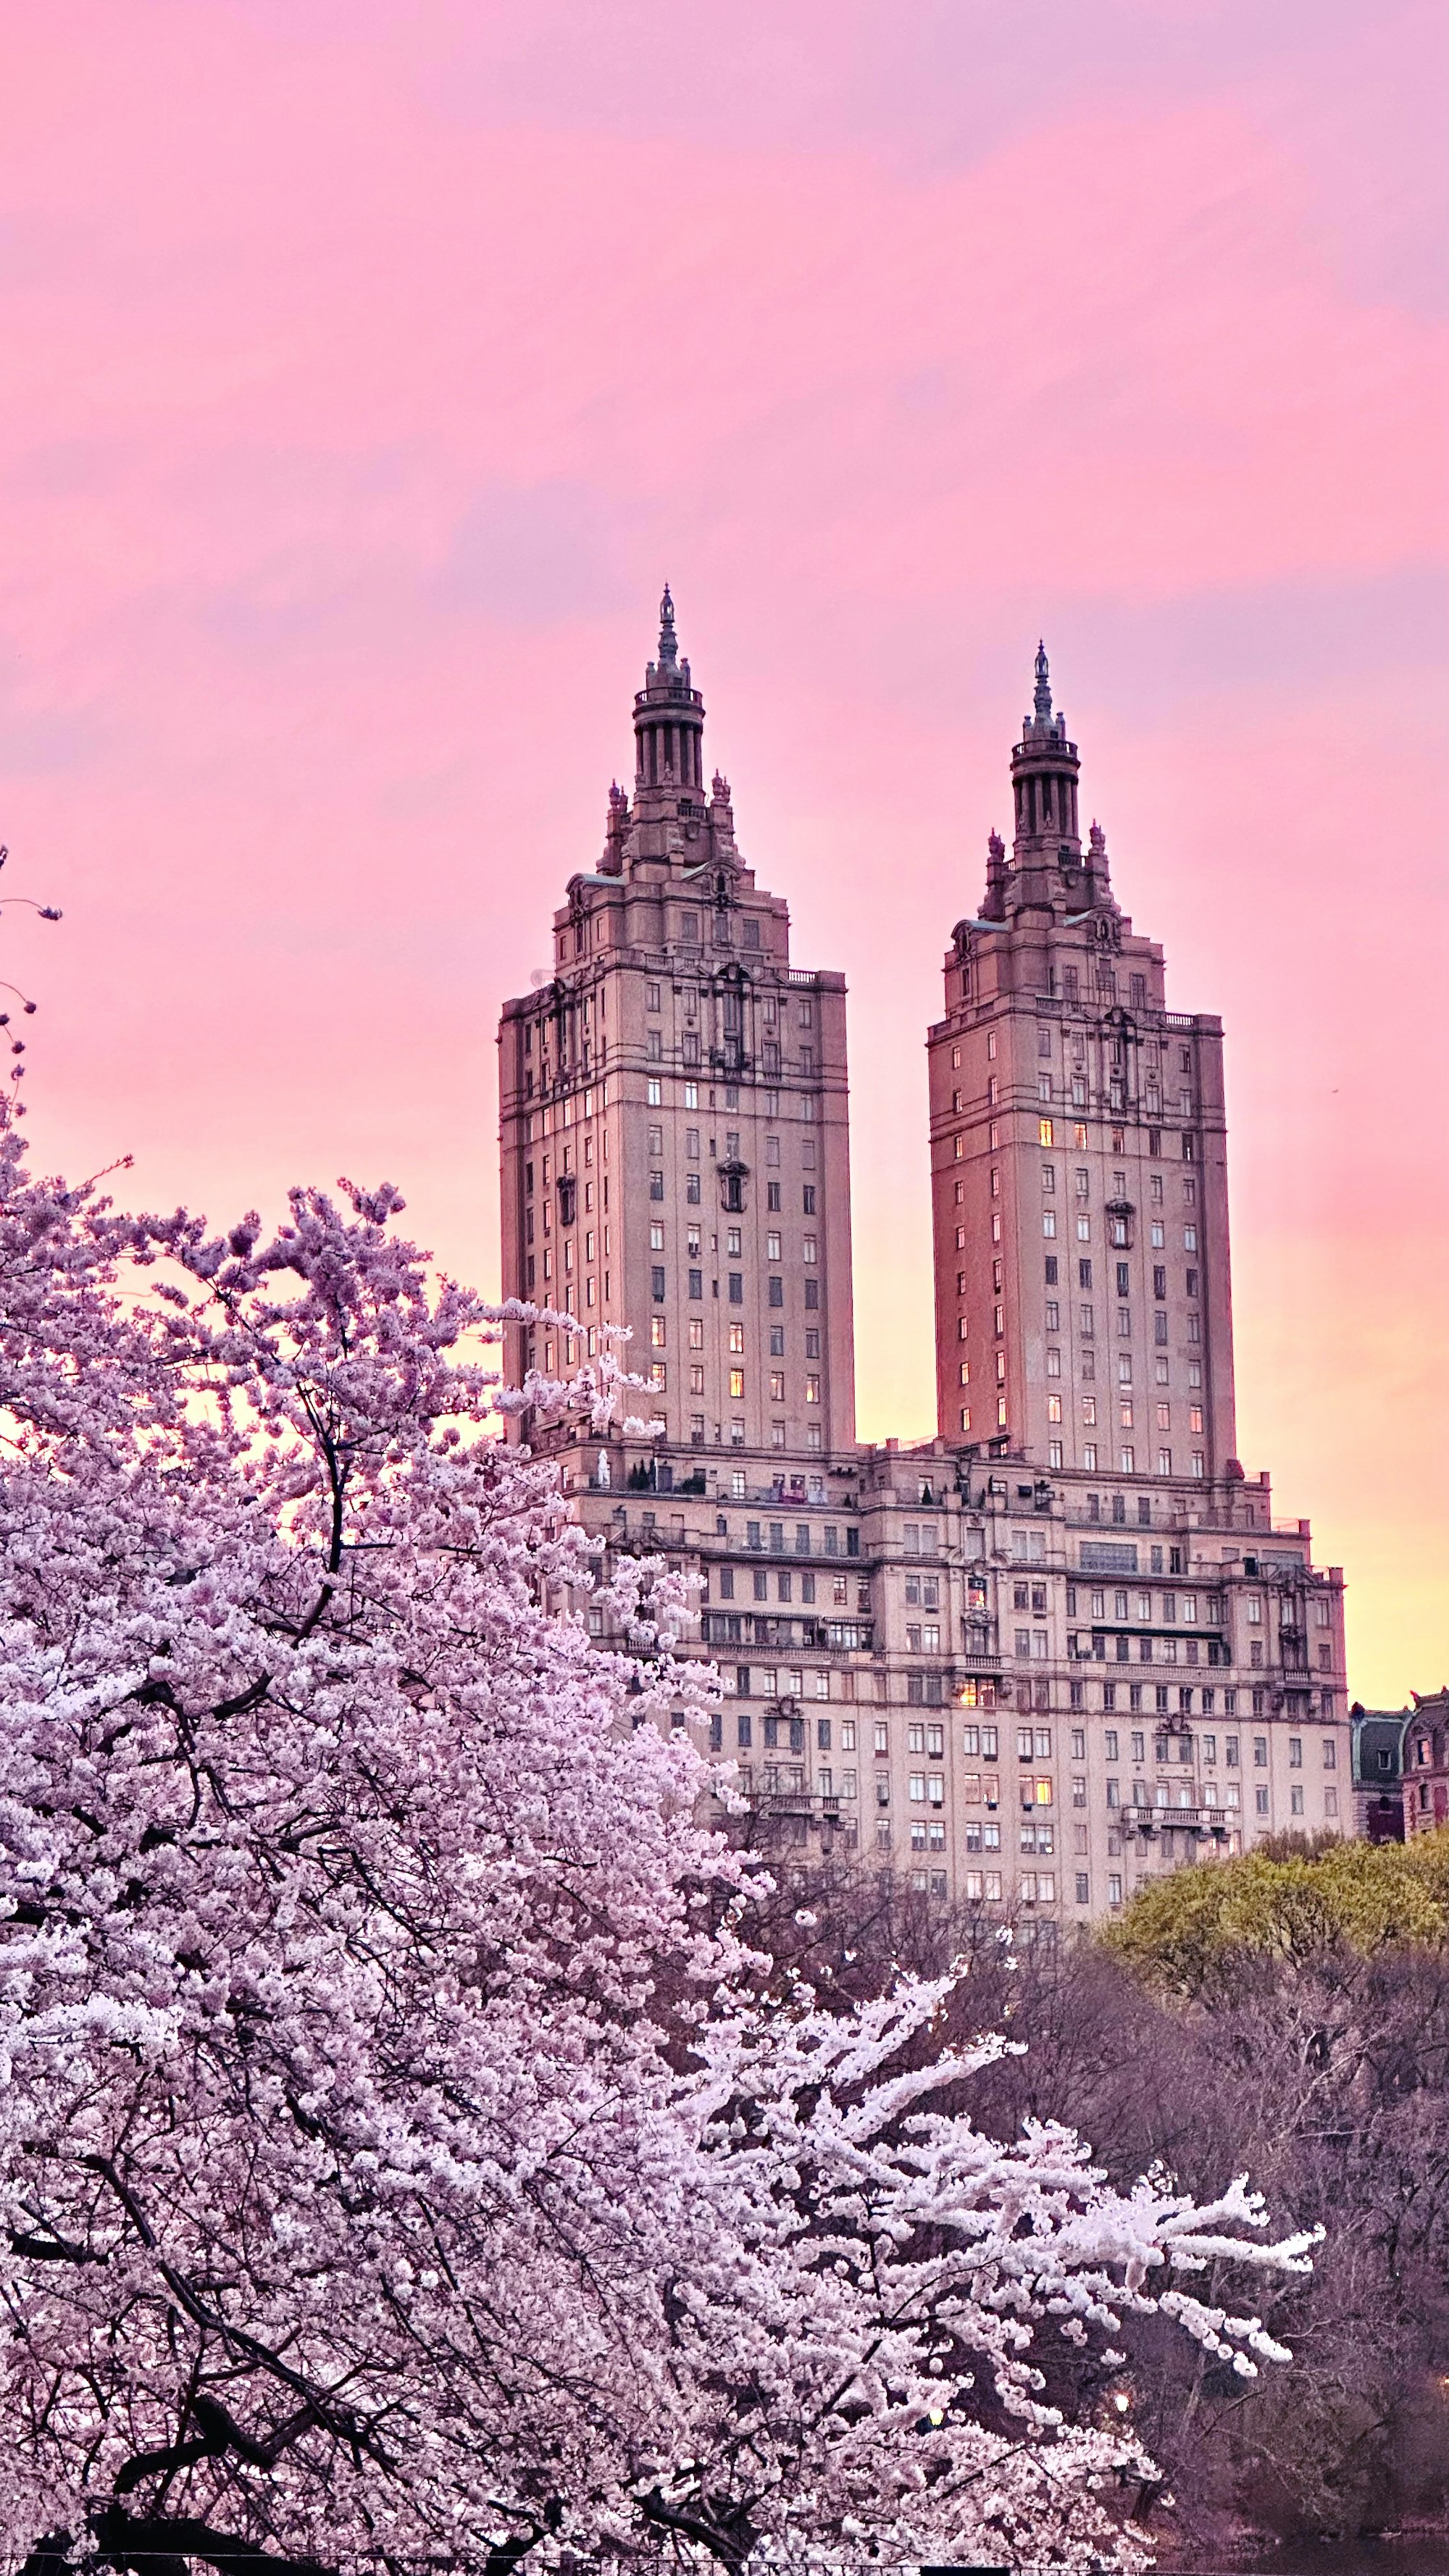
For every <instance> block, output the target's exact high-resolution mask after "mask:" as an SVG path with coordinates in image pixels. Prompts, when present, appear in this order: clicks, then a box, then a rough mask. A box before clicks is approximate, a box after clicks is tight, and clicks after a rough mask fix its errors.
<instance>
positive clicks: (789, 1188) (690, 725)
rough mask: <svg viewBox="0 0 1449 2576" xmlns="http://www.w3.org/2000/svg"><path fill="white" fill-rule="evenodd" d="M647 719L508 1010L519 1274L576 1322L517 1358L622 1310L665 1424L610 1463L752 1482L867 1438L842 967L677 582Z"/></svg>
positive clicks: (556, 1344)
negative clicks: (825, 955)
mask: <svg viewBox="0 0 1449 2576" xmlns="http://www.w3.org/2000/svg"><path fill="white" fill-rule="evenodd" d="M634 743H635V758H634V790H633V797H632V801H631V799H630V798H629V796H628V795H626V793H625V792H624V790H623V789H621V788H620V787H618V786H615V787H613V788H612V789H611V790H610V795H609V807H608V819H607V825H606V833H605V841H604V849H603V853H602V856H601V857H600V859H599V862H598V865H597V866H596V867H595V868H592V869H590V870H587V871H585V872H583V873H580V874H579V875H576V876H574V877H572V878H571V879H570V880H569V883H568V886H567V889H566V900H565V902H564V904H563V906H562V907H561V909H560V910H559V911H558V912H556V913H555V915H554V973H553V976H552V979H551V980H550V981H549V982H548V983H546V984H545V985H543V986H542V987H541V989H540V990H538V991H537V992H535V993H531V994H529V995H526V996H525V997H523V998H522V999H520V1000H518V1001H514V1002H510V1003H508V1004H507V1005H506V1006H505V1009H504V1013H503V1019H502V1024H501V1027H500V1030H499V1050H500V1064H499V1082H500V1102H501V1142H502V1184H503V1276H504V1291H505V1294H506V1295H508V1296H516V1297H520V1298H528V1299H532V1300H534V1301H536V1302H538V1303H539V1304H542V1305H545V1306H548V1307H552V1308H555V1309H566V1310H567V1311H568V1312H569V1313H570V1314H572V1315H573V1316H574V1317H575V1318H576V1319H577V1321H578V1323H579V1324H580V1326H581V1327H582V1333H581V1336H580V1337H572V1336H568V1335H565V1334H564V1333H563V1332H562V1331H561V1330H558V1331H553V1332H550V1331H549V1330H548V1329H547V1328H545V1329H544V1330H543V1331H542V1333H540V1332H538V1331H535V1332H533V1333H532V1334H527V1335H526V1334H524V1333H522V1332H521V1331H515V1333H514V1334H513V1336H512V1341H513V1347H512V1349H511V1350H510V1352H509V1359H510V1362H511V1365H512V1366H513V1368H514V1369H515V1370H521V1368H522V1367H523V1366H525V1365H527V1364H528V1362H529V1361H530V1360H536V1361H537V1363H538V1365H539V1366H540V1367H544V1368H547V1369H557V1370H559V1371H560V1372H561V1373H565V1372H566V1371H567V1369H568V1368H569V1367H570V1366H571V1365H574V1364H576V1363H577V1361H578V1360H580V1359H582V1358H583V1357H584V1356H585V1355H586V1353H587V1352H588V1351H589V1350H590V1349H592V1348H593V1347H595V1345H596V1343H597V1328H598V1326H599V1325H601V1324H612V1325H626V1326H627V1327H628V1328H629V1330H630V1332H631V1334H632V1337H633V1338H632V1342H631V1344H630V1345H629V1348H628V1352H627V1358H628V1363H629V1365H630V1366H631V1367H633V1368H635V1369H638V1370H640V1371H641V1372H643V1373H645V1374H647V1375H649V1376H650V1377H651V1378H652V1380H653V1386H654V1397H655V1409H656V1411H657V1414H658V1416H659V1419H660V1420H661V1422H662V1424H663V1429H662V1431H661V1432H660V1433H659V1435H658V1437H657V1439H656V1440H655V1442H654V1443H653V1444H652V1445H651V1446H650V1448H649V1450H648V1455H647V1458H646V1457H641V1456H639V1455H637V1454H634V1451H637V1443H636V1444H634V1450H631V1453H630V1455H629V1456H628V1457H627V1458H626V1457H625V1456H624V1454H623V1451H622V1449H621V1450H620V1451H619V1454H618V1455H616V1456H615V1457H614V1458H613V1459H612V1461H610V1460H609V1458H608V1456H607V1453H606V1456H605V1460H604V1470H603V1471H604V1473H605V1475H606V1476H607V1478H608V1479H609V1484H610V1487H611V1488H613V1487H614V1486H615V1485H617V1483H618V1482H619V1480H620V1478H621V1476H627V1475H628V1474H630V1473H631V1472H632V1473H635V1474H636V1475H637V1474H638V1472H639V1471H640V1469H641V1468H644V1469H647V1472H648V1474H649V1476H650V1478H651V1480H652V1483H653V1486H654V1488H655V1489H656V1490H657V1489H658V1488H659V1486H660V1483H661V1479H662V1481H663V1484H664V1489H665V1490H673V1489H674V1488H675V1487H676V1486H677V1485H679V1484H680V1483H682V1482H684V1481H685V1480H689V1481H691V1482H692V1483H694V1484H695V1485H696V1486H697V1487H698V1488H699V1490H702V1491H706V1492H708V1493H710V1494H715V1493H717V1492H720V1491H724V1492H725V1493H728V1492H730V1491H731V1489H733V1490H735V1491H736V1492H738V1493H744V1492H746V1491H747V1490H748V1489H750V1488H752V1487H758V1486H759V1485H760V1484H762V1483H764V1482H771V1481H773V1480H775V1479H776V1478H778V1477H779V1476H780V1474H781V1471H782V1470H783V1469H785V1468H786V1467H787V1466H788V1467H789V1469H790V1470H792V1471H793V1473H794V1475H795V1476H796V1477H797V1478H801V1477H804V1476H808V1475H811V1474H813V1475H815V1476H816V1477H817V1478H818V1477H819V1475H820V1474H821V1472H822V1467H823V1461H824V1460H825V1459H826V1458H827V1457H829V1456H831V1455H834V1454H837V1453H839V1452H842V1451H844V1452H846V1453H849V1452H851V1451H852V1450H853V1447H854V1440H855V1387H854V1341H853V1322H852V1303H851V1256H850V1148H849V1130H848V1113H847V1097H846V1061H845V984H844V979H843V977H842V976H840V975H832V974H821V973H816V972H813V971H807V970H805V969H802V968H800V967H797V966H792V965H791V963H790V922H789V913H788V910H787V908H786V906H785V904H784V903H783V902H782V901H781V900H780V898H779V897H778V896H775V895H771V894H766V893H765V892H764V891H763V889H761V888H760V887H758V886H757V884H756V881H755V876H754V872H753V870H752V869H751V868H750V867H748V866H747V865H746V863H745V861H744V859H743V857H742V856H741V853H740V850H739V847H738V845H737V843H736V840H735V826H734V815H733V811H732V809H731V804H730V791H729V787H728V784H727V782H726V781H725V779H724V778H723V777H722V776H721V775H720V774H719V772H718V771H716V772H715V774H714V777H713V779H712V781H711V784H710V786H709V787H708V789H707V788H706V786H705V783H704V778H705V770H704V701H703V699H702V697H701V695H700V692H699V690H698V689H697V688H696V687H695V686H694V684H693V681H692V678H691V675H690V668H689V664H688V662H687V661H685V660H682V659H681V657H680V653H679V646H678V641H677V637H676V631H675V620H674V604H673V601H672V600H671V598H670V595H669V592H668V590H667V589H666V591H665V593H664V598H663V601H662V603H661V608H660V629H659V646H658V656H657V659H656V660H654V661H652V662H650V663H649V665H648V667H647V669H646V671H645V674H644V685H643V687H642V688H641V689H640V690H639V692H638V694H637V696H636V697H635V700H634ZM579 1339H581V1340H582V1344H583V1347H582V1348H580V1347H578V1341H579ZM598 1471H599V1466H598V1462H597V1461H595V1462H594V1465H593V1468H592V1470H591V1472H592V1473H593V1474H594V1475H595V1476H597V1474H598ZM802 1490H804V1488H803V1484H802Z"/></svg>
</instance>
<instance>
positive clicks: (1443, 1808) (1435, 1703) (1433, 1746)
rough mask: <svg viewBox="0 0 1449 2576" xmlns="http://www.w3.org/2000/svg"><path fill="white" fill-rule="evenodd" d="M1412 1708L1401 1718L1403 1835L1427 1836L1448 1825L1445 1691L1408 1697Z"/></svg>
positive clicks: (1448, 1702) (1448, 1693) (1448, 1709)
mask: <svg viewBox="0 0 1449 2576" xmlns="http://www.w3.org/2000/svg"><path fill="white" fill-rule="evenodd" d="M1411 1697H1412V1699H1413V1703H1414V1704H1413V1707H1412V1709H1411V1710H1410V1711H1409V1713H1408V1714H1407V1716H1406V1717H1405V1718H1404V1721H1403V1727H1404V1736H1403V1754H1402V1763H1403V1799H1404V1832H1405V1834H1406V1836H1407V1837H1408V1838H1409V1839H1412V1838H1413V1836H1414V1835H1415V1834H1431V1833H1433V1832H1434V1831H1435V1830H1436V1828H1437V1827H1438V1826H1440V1825H1445V1824H1449V1689H1445V1690H1439V1691H1435V1692H1434V1693H1433V1695H1432V1697H1427V1696H1426V1697H1424V1698H1421V1697H1420V1695H1419V1693H1418V1692H1417V1691H1414V1692H1413V1693H1412V1694H1411Z"/></svg>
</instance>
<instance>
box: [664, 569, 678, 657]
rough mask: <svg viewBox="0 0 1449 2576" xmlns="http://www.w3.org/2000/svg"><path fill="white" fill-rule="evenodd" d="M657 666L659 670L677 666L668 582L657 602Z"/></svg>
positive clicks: (672, 609) (672, 610)
mask: <svg viewBox="0 0 1449 2576" xmlns="http://www.w3.org/2000/svg"><path fill="white" fill-rule="evenodd" d="M659 668H660V670H661V671H675V670H677V669H678V668H679V638H678V636H677V635H676V634H675V632H674V602H673V600H672V599H671V598H670V596H669V584H668V582H666V583H665V585H664V597H663V598H662V599H661V601H660V602H659Z"/></svg>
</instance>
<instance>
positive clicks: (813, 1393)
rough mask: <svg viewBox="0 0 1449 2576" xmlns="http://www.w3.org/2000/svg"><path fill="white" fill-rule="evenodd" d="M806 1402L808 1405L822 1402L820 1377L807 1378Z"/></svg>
mask: <svg viewBox="0 0 1449 2576" xmlns="http://www.w3.org/2000/svg"><path fill="white" fill-rule="evenodd" d="M805 1401H806V1403H807V1404H818V1403H819V1402H820V1380H819V1378H818V1377H807V1379H806V1380H805Z"/></svg>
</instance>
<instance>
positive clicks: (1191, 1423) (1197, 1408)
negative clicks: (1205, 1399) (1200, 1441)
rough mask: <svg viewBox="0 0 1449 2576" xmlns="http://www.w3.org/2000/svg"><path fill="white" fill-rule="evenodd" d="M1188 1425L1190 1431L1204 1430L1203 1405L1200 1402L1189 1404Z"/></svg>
mask: <svg viewBox="0 0 1449 2576" xmlns="http://www.w3.org/2000/svg"><path fill="white" fill-rule="evenodd" d="M1187 1427H1188V1429H1189V1431H1198V1432H1200V1431H1201V1430H1202V1406H1201V1405H1200V1404H1190V1405H1189V1406H1188V1408H1187Z"/></svg>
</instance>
